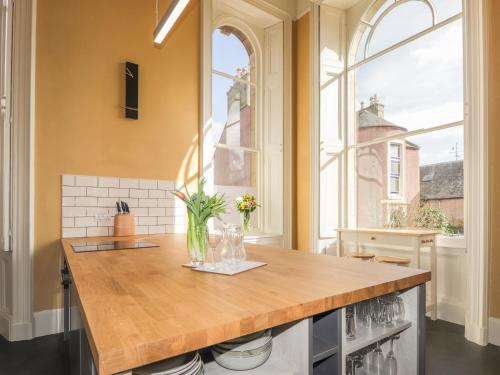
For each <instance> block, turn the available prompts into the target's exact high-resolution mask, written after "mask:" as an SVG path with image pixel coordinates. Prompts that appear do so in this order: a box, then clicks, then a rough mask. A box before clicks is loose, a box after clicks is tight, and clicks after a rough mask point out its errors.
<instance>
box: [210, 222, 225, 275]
mask: <svg viewBox="0 0 500 375" xmlns="http://www.w3.org/2000/svg"><path fill="white" fill-rule="evenodd" d="M221 241H222V232H221V231H220V230H218V229H211V230H209V232H208V245H209V246H210V250H211V253H212V263H211V265H210V269H211V270H215V269H217V261H216V256H215V252H216V250H217V247H218V246H219V244H220V242H221Z"/></svg>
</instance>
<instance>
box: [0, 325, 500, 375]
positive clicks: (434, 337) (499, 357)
mask: <svg viewBox="0 0 500 375" xmlns="http://www.w3.org/2000/svg"><path fill="white" fill-rule="evenodd" d="M426 356H427V364H426V375H448V374H449V375H471V374H472V375H499V374H500V347H497V346H493V345H488V346H486V347H481V346H477V345H475V344H471V343H469V342H467V341H466V340H465V339H464V328H463V327H462V326H459V325H456V324H452V323H447V322H444V321H436V322H432V321H430V320H427V353H426ZM400 370H402V369H400ZM400 373H401V374H402V375H404V372H402V371H401V372H400ZM35 374H37V375H65V374H68V371H67V363H66V360H65V346H64V342H63V338H62V335H52V336H44V337H39V338H36V339H34V340H32V341H23V342H15V343H9V342H7V341H5V340H4V339H3V338H1V337H0V375H35ZM270 375H274V374H270Z"/></svg>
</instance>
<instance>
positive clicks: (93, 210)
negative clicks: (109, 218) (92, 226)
mask: <svg viewBox="0 0 500 375" xmlns="http://www.w3.org/2000/svg"><path fill="white" fill-rule="evenodd" d="M108 214H109V209H108V208H106V207H88V208H87V216H96V215H108Z"/></svg>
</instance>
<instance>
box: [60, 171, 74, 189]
mask: <svg viewBox="0 0 500 375" xmlns="http://www.w3.org/2000/svg"><path fill="white" fill-rule="evenodd" d="M62 184H63V186H74V185H75V176H74V175H72V174H64V175H63V176H62Z"/></svg>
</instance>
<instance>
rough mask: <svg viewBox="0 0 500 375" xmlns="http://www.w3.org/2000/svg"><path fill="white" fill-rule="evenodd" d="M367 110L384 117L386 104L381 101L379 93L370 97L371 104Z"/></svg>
mask: <svg viewBox="0 0 500 375" xmlns="http://www.w3.org/2000/svg"><path fill="white" fill-rule="evenodd" d="M366 110H368V111H370V112H371V113H373V114H374V115H375V116H378V117H380V118H384V105H383V104H382V103H380V100H379V98H378V96H377V94H375V95H373V96H372V97H370V106H369V107H367V108H366Z"/></svg>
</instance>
